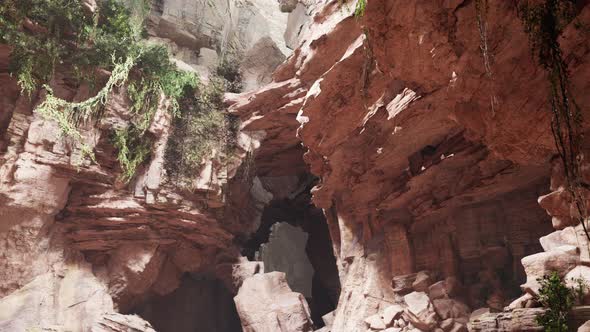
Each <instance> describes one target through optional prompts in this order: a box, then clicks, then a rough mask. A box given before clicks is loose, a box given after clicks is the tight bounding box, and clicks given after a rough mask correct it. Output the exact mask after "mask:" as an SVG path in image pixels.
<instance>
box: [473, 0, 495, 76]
mask: <svg viewBox="0 0 590 332" xmlns="http://www.w3.org/2000/svg"><path fill="white" fill-rule="evenodd" d="M488 10H489V5H488V0H475V12H476V18H477V29H478V30H479V48H480V50H481V56H482V58H483V64H484V67H485V70H486V74H487V75H488V77H492V64H491V63H492V59H491V56H490V50H489V48H488V32H487V29H488V26H487V15H488Z"/></svg>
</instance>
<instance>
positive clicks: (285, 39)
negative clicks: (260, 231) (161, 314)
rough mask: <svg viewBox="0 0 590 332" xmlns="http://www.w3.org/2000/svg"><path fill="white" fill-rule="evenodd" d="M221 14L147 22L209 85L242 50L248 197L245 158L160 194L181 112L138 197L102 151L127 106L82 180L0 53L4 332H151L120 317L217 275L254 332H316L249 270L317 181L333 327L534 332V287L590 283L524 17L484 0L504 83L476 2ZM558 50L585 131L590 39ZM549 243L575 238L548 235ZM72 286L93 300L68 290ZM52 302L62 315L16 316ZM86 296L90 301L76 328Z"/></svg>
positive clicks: (223, 6)
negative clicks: (281, 208)
mask: <svg viewBox="0 0 590 332" xmlns="http://www.w3.org/2000/svg"><path fill="white" fill-rule="evenodd" d="M88 3H89V4H90V5H89V7H92V2H88ZM215 4H216V6H210V1H204V0H203V1H184V0H165V1H155V3H154V7H153V8H152V11H153V13H152V18H151V25H150V36H151V38H152V39H153V40H158V41H160V42H163V43H166V44H167V45H168V46H169V48H170V49H171V50H172V52H173V53H174V55H175V58H176V60H177V62H178V64H179V66H181V67H182V68H185V69H188V70H194V71H197V72H199V73H201V74H202V75H203V76H205V77H206V76H207V75H208V73H209V72H210V70H211V68H212V67H214V66H215V64H216V63H218V61H219V59H221V58H223V55H224V54H227V53H229V52H231V51H235V50H237V51H239V52H243V53H242V54H239V56H240V59H243V62H242V63H240V66H241V70H242V73H243V75H244V77H245V80H246V82H245V83H246V88H247V90H250V91H247V92H246V93H243V94H228V95H227V96H226V97H227V98H226V101H227V103H228V105H230V112H232V113H233V114H235V115H236V116H239V117H240V119H241V120H242V123H241V127H240V134H239V139H238V145H239V146H240V147H241V149H242V150H243V151H241V152H243V153H242V155H241V157H243V158H245V157H246V156H247V154H246V153H245V152H246V151H249V152H252V151H253V150H255V156H254V157H252V158H253V161H252V162H253V163H254V165H255V170H254V171H253V173H252V174H248V176H247V177H246V178H247V179H246V181H242V180H240V181H237V180H236V179H232V177H233V176H234V175H235V174H236V171H237V167H238V165H237V164H239V162H237V164H236V165H232V167H230V169H229V170H228V169H227V168H225V169H222V168H221V167H219V166H220V165H217V164H215V163H213V162H207V163H206V167H204V168H203V171H202V172H201V174H199V175H198V176H196V178H195V183H196V184H197V187H198V190H197V191H196V192H195V193H186V192H178V191H176V190H175V189H174V188H172V187H170V186H167V185H166V183H165V172H164V171H163V169H162V152H163V147H164V146H165V142H166V140H167V135H168V131H169V125H170V119H169V118H167V117H166V116H165V114H166V113H165V112H160V113H162V114H159V115H158V116H156V119H157V120H156V121H154V123H153V124H152V126H151V127H150V133H151V135H153V136H154V138H155V141H156V144H155V145H154V148H153V151H152V152H153V159H152V160H151V161H150V163H149V164H148V165H146V166H145V168H144V169H142V170H140V172H139V174H138V177H137V178H136V179H135V181H134V182H133V183H132V184H131V185H130V186H128V187H125V186H124V185H123V184H122V183H120V181H118V180H117V175H118V173H119V170H118V166H117V164H116V162H115V160H114V151H113V149H112V146H111V145H110V144H109V143H108V139H107V135H106V133H105V129H107V128H111V127H114V128H119V127H120V126H124V125H125V122H126V119H128V116H129V115H128V114H127V108H128V107H126V101H125V98H124V97H121V96H113V98H112V99H111V100H110V102H109V104H108V105H107V116H106V119H107V120H105V122H104V123H103V124H102V126H99V128H84V135H85V136H86V138H87V139H88V141H89V142H90V143H91V145H92V146H93V147H95V149H96V151H97V158H98V161H99V162H98V164H91V163H88V162H84V161H82V160H83V159H82V158H81V154H80V149H79V148H78V147H76V146H75V145H72V144H70V143H69V142H66V141H64V140H63V139H61V138H60V137H59V136H58V135H57V132H58V131H57V127H56V125H55V124H54V123H52V122H51V121H47V120H45V119H43V118H41V117H40V116H39V115H38V114H34V113H32V111H31V110H32V109H33V106H34V103H35V102H37V101H38V100H39V98H40V97H42V96H33V99H32V100H28V99H26V98H23V97H19V91H18V86H17V85H16V82H15V79H14V78H13V77H10V76H9V75H8V74H7V70H8V69H7V66H8V62H7V55H8V52H9V50H8V49H6V47H2V46H0V86H1V87H2V89H3V90H2V91H3V94H2V96H0V103H1V104H0V107H2V114H0V135H1V137H0V164H1V165H0V184H1V185H2V186H1V188H0V217H1V218H0V219H1V221H2V222H1V223H0V246H1V247H2V249H3V250H2V253H0V255H1V256H0V297H2V298H1V299H0V308H6V310H0V315H2V316H0V318H1V319H0V327H4V326H7V327H8V328H13V329H18V328H20V327H21V326H24V325H23V324H29V325H32V326H35V325H42V327H49V328H62V327H65V328H71V329H73V330H83V329H84V328H92V329H93V331H94V330H96V331H125V330H126V329H136V330H141V331H151V330H152V327H151V326H150V325H149V324H148V323H147V322H145V321H143V320H142V319H140V318H138V317H134V316H125V315H122V314H120V313H117V311H127V310H130V309H131V308H134V307H136V305H137V304H138V301H139V302H142V301H145V299H147V298H154V296H161V297H164V296H167V295H170V294H173V293H174V290H175V289H177V288H178V287H179V285H180V281H181V280H182V275H183V274H185V273H191V274H194V273H204V274H207V275H213V276H216V277H218V278H220V279H221V280H222V281H223V282H224V284H225V285H226V286H227V288H228V289H230V290H231V291H234V292H235V291H237V290H238V288H239V292H238V295H237V296H236V297H235V302H236V305H237V311H238V313H239V315H240V318H241V319H242V327H243V328H244V330H245V331H267V330H272V331H280V330H284V331H311V330H312V329H313V322H312V320H311V318H310V317H311V314H310V310H309V308H308V306H307V303H306V301H305V299H304V297H303V295H301V294H298V293H294V292H292V291H291V289H289V287H288V286H287V282H286V280H287V277H286V276H285V275H283V274H280V273H276V272H273V273H267V274H263V272H264V269H263V268H262V266H261V265H260V263H259V262H249V261H247V260H244V259H240V258H239V256H240V249H241V248H239V246H240V245H241V243H243V242H244V240H243V239H244V238H247V237H248V235H249V234H250V233H252V232H253V231H255V230H256V229H257V228H258V227H259V225H260V223H261V219H262V214H263V211H264V208H265V207H266V206H267V205H269V204H270V202H272V201H273V200H278V199H284V198H289V197H294V196H297V195H298V193H300V192H301V189H300V186H301V182H305V181H300V180H301V179H303V178H305V176H303V174H306V173H307V172H311V173H313V174H314V175H315V176H317V177H318V178H319V179H320V180H319V182H318V184H317V185H316V186H315V187H314V188H313V189H312V194H313V202H314V204H315V205H316V206H317V207H320V208H322V209H323V212H324V214H325V216H326V219H327V221H328V228H329V232H330V236H331V239H332V242H333V252H334V254H335V256H336V261H337V265H338V272H339V277H340V285H341V287H342V291H341V292H340V298H339V301H338V307H337V308H336V310H335V311H334V315H333V317H330V318H329V323H330V324H328V325H329V326H328V327H326V328H325V329H330V330H331V331H364V330H366V329H367V328H373V329H377V330H386V331H415V330H416V329H419V330H422V331H428V330H435V329H439V330H440V329H442V330H443V331H464V330H465V328H466V327H465V326H466V324H467V320H468V318H467V315H468V314H469V311H470V310H471V309H476V308H481V307H486V309H481V310H476V311H475V313H476V314H472V315H471V319H470V327H471V329H472V330H473V331H509V330H522V331H528V330H530V331H535V330H539V327H538V326H537V325H536V323H535V321H534V317H535V316H536V315H538V314H539V313H541V312H542V309H539V308H531V307H533V306H536V305H537V304H536V303H535V302H534V301H533V299H532V294H535V292H537V291H538V284H535V280H536V278H537V277H540V276H542V275H543V274H546V273H548V272H551V271H557V272H558V273H560V275H563V276H566V277H567V276H568V275H570V276H579V275H585V274H586V271H585V270H584V268H583V266H584V265H583V264H587V263H588V261H590V255H589V254H588V250H587V244H586V243H585V242H582V243H581V244H580V242H579V240H580V239H581V238H582V239H583V238H584V234H583V233H582V232H583V230H582V229H581V228H580V225H577V222H576V218H575V211H574V212H572V202H571V199H570V198H569V197H568V194H567V191H566V190H564V186H563V183H564V181H563V175H562V173H563V171H562V170H560V169H559V163H556V162H552V160H554V155H555V153H556V151H555V148H554V143H553V138H552V135H551V130H550V113H549V112H545V111H542V110H544V109H545V108H546V101H547V95H546V90H547V89H546V87H547V82H546V77H545V76H544V73H543V71H542V70H540V69H539V68H538V67H537V66H536V65H535V64H534V63H533V59H531V57H530V49H529V45H528V38H527V36H526V34H525V33H524V32H523V28H522V24H521V22H520V20H519V19H518V17H517V14H516V11H515V9H514V6H513V5H511V4H509V3H507V2H506V3H505V2H494V3H491V2H490V3H489V9H488V10H487V15H486V17H485V20H486V27H487V29H486V31H487V34H488V35H487V36H486V40H487V42H488V43H489V50H492V51H491V52H493V54H491V56H492V58H493V62H492V63H491V67H490V68H491V70H490V68H486V66H485V65H484V60H483V59H482V57H481V52H480V50H481V42H482V40H481V35H480V31H479V30H478V28H477V13H476V9H475V2H468V1H463V2H461V1H446V2H434V1H422V2H400V1H387V0H371V1H369V2H368V6H367V11H366V13H365V16H364V17H362V18H354V17H353V11H354V8H355V2H354V1H352V2H346V3H344V4H343V3H342V2H341V1H313V0H310V1H281V2H280V4H281V7H282V9H283V10H284V11H286V12H289V13H288V14H287V13H279V11H278V7H279V4H278V3H277V2H276V1H275V0H255V1H238V0H236V1H227V2H219V3H217V2H216V3H215ZM269 8H273V10H275V11H272V10H270V9H269ZM277 13H278V14H277ZM577 20H578V21H581V22H588V21H590V6H588V5H587V4H585V3H581V4H580V6H579V13H578V17H577ZM285 24H286V25H287V29H286V31H285V29H284V25H285ZM278 27H281V28H278ZM560 42H561V46H562V48H563V52H564V57H565V58H566V59H567V63H568V66H569V71H570V73H572V75H571V80H572V86H573V91H572V93H573V94H574V95H575V96H576V97H577V103H578V104H579V105H580V106H581V108H582V110H583V111H584V112H585V114H584V117H585V118H588V114H587V113H588V111H587V110H588V109H590V108H589V107H588V105H590V96H589V95H588V94H586V93H584V91H587V90H589V89H590V85H589V84H590V83H589V82H588V80H587V77H588V76H590V64H589V60H590V55H589V54H590V48H589V46H588V45H590V43H588V36H587V34H585V33H584V30H583V29H578V28H576V26H575V25H574V24H571V25H570V26H568V27H567V28H566V29H565V32H564V35H563V38H562V39H561V40H560ZM235 45H239V46H237V47H235V48H234V46H235ZM289 48H291V49H294V51H293V54H290V50H289ZM242 55H243V57H242ZM286 56H289V57H288V59H287V60H286V62H284V63H283V64H282V65H280V66H279V67H278V68H276V70H275V67H276V66H277V65H278V64H279V63H280V62H281V61H283V59H284V58H285V57H286ZM264 57H267V58H268V60H265V61H261V59H262V58H264ZM273 71H274V73H273V74H272V75H271V72H273ZM263 84H266V85H264V86H262V87H260V85H263ZM52 86H53V87H54V90H55V91H56V93H57V94H58V95H60V96H62V97H65V98H69V99H72V98H83V96H84V94H85V93H87V91H85V90H84V89H83V88H78V87H72V86H69V84H68V81H67V78H66V77H63V73H62V74H60V73H58V74H57V76H56V78H55V79H54V81H53V82H52ZM86 90H87V89H86ZM123 90H124V89H123ZM165 108H166V101H165V100H162V105H161V107H160V111H163V110H165ZM5 110H7V111H5ZM531 124H534V125H531ZM584 125H585V127H584V128H588V126H587V125H586V123H584ZM248 155H250V154H248ZM250 156H251V155H250ZM81 161H82V164H81V165H77V164H79V163H80V162H81ZM304 184H305V183H304ZM303 188H305V185H304V186H303ZM223 190H225V193H223ZM539 196H541V197H540V199H539V204H540V206H539V204H538V203H537V199H538V198H539ZM544 209H545V210H547V212H548V214H547V213H545V211H544ZM550 221H552V224H551V223H550ZM551 225H553V227H555V228H556V229H558V231H557V232H555V233H552V234H550V235H547V234H549V233H550V232H551V230H552V229H551ZM542 236H544V237H543V238H542V240H541V242H540V244H539V241H538V239H539V238H540V237H542ZM574 239H575V241H574ZM64 249H65V250H64ZM542 250H544V252H541V251H542ZM71 251H74V252H78V253H81V254H82V255H83V256H81V255H78V254H76V253H74V254H72V253H71ZM72 255H73V257H74V258H73V262H74V263H75V264H73V263H71V261H70V260H71V259H72ZM85 262H87V263H90V264H91V265H92V269H91V268H90V267H89V266H88V265H84V264H87V263H85ZM521 262H522V263H521ZM312 263H313V264H317V261H316V262H312ZM82 265H83V266H84V267H80V266H82ZM423 270H428V273H429V274H428V275H425V274H423V273H418V272H420V271H423ZM90 271H92V272H90ZM71 276H77V277H71ZM68 278H70V279H68ZM72 278H73V279H72ZM76 278H80V283H81V284H82V285H84V287H81V289H79V290H76V291H72V292H69V287H70V286H67V285H66V286H64V287H61V285H62V283H63V282H64V281H63V280H78V279H76ZM62 279H63V280H62ZM392 281H393V282H392ZM525 281H526V282H525ZM523 282H524V285H523V290H524V291H525V292H527V293H528V294H529V295H522V292H521V291H520V290H519V289H518V285H519V284H522V283H523ZM62 290H63V291H65V292H66V293H67V294H63V293H61V291H62ZM87 290H93V291H96V294H95V295H92V296H90V295H89V294H88V292H87ZM333 293H337V292H333ZM9 294H10V295H9ZM72 294H73V295H72ZM332 295H333V294H332ZM519 296H520V297H519ZM517 297H518V300H516V301H513V299H514V298H517ZM406 298H407V299H406ZM38 299H41V300H42V301H50V299H51V300H53V299H58V301H57V304H55V302H52V303H54V305H53V306H47V307H43V308H37V307H35V308H32V307H31V309H30V310H24V311H22V312H21V311H16V310H14V308H16V307H17V305H19V304H20V303H25V304H27V303H30V302H32V301H36V300H38ZM62 299H63V300H64V301H65V302H63V303H62V302H60V301H61V300H62ZM70 299H75V300H80V301H85V302H83V303H81V304H76V305H75V306H74V307H73V308H75V309H74V310H73V311H67V313H65V312H66V310H65V309H64V305H66V306H69V305H71V304H73V303H70V302H68V301H66V300H70ZM113 300H114V301H113ZM397 306H399V307H397ZM506 306H508V308H509V310H508V311H506V312H497V311H500V310H503V308H504V307H506ZM392 308H393V309H392ZM37 311H39V312H37ZM494 311H495V312H494ZM484 312H485V313H484ZM99 313H100V314H99ZM64 315H65V316H64ZM45 317H47V321H42V320H41V318H43V319H44V318H45ZM60 317H67V318H68V320H67V321H66V320H62V319H61V318H60ZM70 319H71V320H72V321H70ZM1 324H5V325H1ZM191 324H192V323H191ZM126 326H127V327H126ZM439 330H436V331H439Z"/></svg>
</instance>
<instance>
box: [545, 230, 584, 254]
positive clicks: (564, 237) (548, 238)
mask: <svg viewBox="0 0 590 332" xmlns="http://www.w3.org/2000/svg"><path fill="white" fill-rule="evenodd" d="M539 242H541V246H542V247H543V250H545V251H551V250H553V249H555V248H557V247H560V246H563V245H570V246H577V245H578V241H577V239H576V231H575V230H574V228H573V227H566V228H564V229H562V230H557V231H555V232H553V233H550V234H547V235H545V236H542V237H541V238H540V239H539Z"/></svg>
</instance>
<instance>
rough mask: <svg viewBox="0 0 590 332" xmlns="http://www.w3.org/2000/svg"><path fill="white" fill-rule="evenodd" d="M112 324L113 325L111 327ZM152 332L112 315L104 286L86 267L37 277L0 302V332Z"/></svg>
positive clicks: (134, 321) (143, 325)
mask: <svg viewBox="0 0 590 332" xmlns="http://www.w3.org/2000/svg"><path fill="white" fill-rule="evenodd" d="M111 323H113V324H111ZM31 328H33V329H34V328H36V329H40V330H51V331H53V330H55V331H76V332H78V331H80V332H81V331H92V332H124V331H130V330H131V329H132V328H134V329H135V330H134V331H141V332H155V331H154V330H153V329H152V328H151V326H150V324H149V323H147V322H145V321H144V320H142V319H140V318H139V317H136V316H124V315H121V314H117V313H115V312H114V308H113V301H112V300H111V297H110V296H109V295H108V293H107V289H106V287H105V286H104V285H103V284H102V283H101V282H100V281H99V280H98V279H97V278H96V277H94V275H93V274H92V272H91V268H90V266H88V265H86V264H80V265H74V264H72V265H70V266H68V267H67V269H66V270H64V271H61V272H59V273H46V274H43V275H39V276H37V277H36V278H35V279H34V280H33V281H32V282H30V283H29V284H27V285H25V286H24V287H22V288H21V289H19V290H17V291H16V292H14V293H12V294H10V295H9V296H6V297H4V298H2V299H0V330H2V331H27V329H31Z"/></svg>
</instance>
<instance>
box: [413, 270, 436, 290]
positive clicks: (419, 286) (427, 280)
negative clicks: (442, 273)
mask: <svg viewBox="0 0 590 332" xmlns="http://www.w3.org/2000/svg"><path fill="white" fill-rule="evenodd" d="M430 284H432V278H431V277H430V275H429V274H428V273H427V272H425V271H421V272H418V274H417V275H416V279H415V280H414V282H413V283H412V288H413V289H414V290H415V291H416V292H425V291H426V290H428V286H430Z"/></svg>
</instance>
